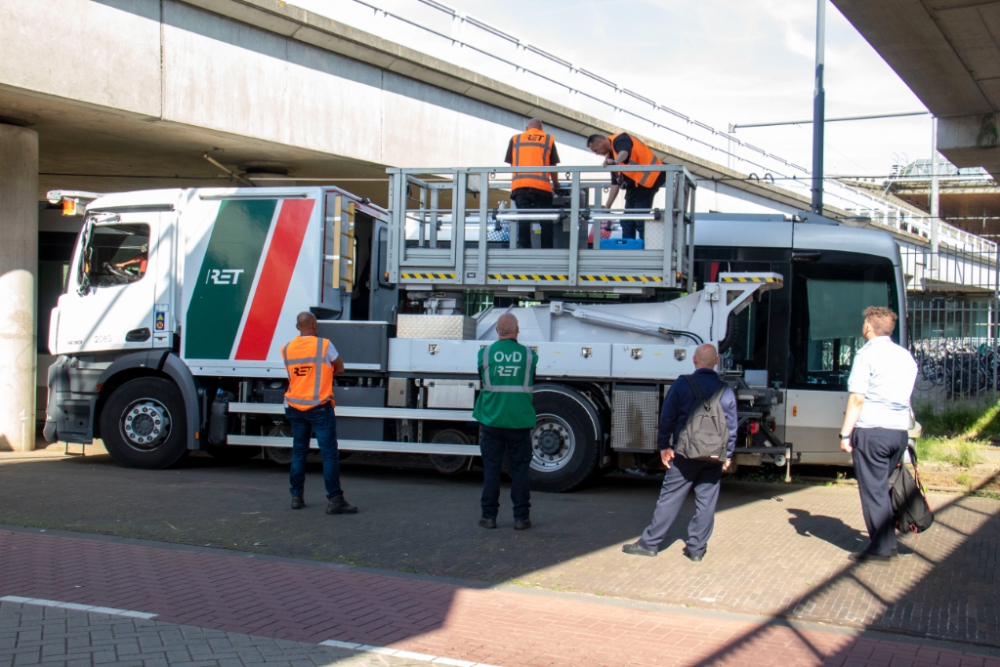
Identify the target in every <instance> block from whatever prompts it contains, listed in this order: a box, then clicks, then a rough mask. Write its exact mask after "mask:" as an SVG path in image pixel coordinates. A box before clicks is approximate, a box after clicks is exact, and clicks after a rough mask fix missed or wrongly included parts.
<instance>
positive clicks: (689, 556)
mask: <svg viewBox="0 0 1000 667" xmlns="http://www.w3.org/2000/svg"><path fill="white" fill-rule="evenodd" d="M684 555H685V556H686V557H687V559H688V560H689V561H691V562H692V563H700V562H701V559H702V558H704V557H705V554H702V555H700V556H695V555H694V554H693V553H691V552H690V551H688V548H687V547H684Z"/></svg>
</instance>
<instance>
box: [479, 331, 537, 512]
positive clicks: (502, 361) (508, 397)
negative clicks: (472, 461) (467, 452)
mask: <svg viewBox="0 0 1000 667" xmlns="http://www.w3.org/2000/svg"><path fill="white" fill-rule="evenodd" d="M519 333H520V329H518V326H517V318H516V317H514V316H513V315H511V314H510V313H504V314H503V315H501V316H500V318H499V319H498V320H497V336H498V337H499V340H497V342H495V343H493V344H492V345H490V346H489V347H484V348H483V349H482V350H480V351H479V379H480V380H481V381H482V383H483V389H482V391H480V392H479V397H478V398H477V399H476V408H475V410H473V411H472V418H473V419H475V420H476V421H478V422H479V423H480V425H481V426H480V429H479V433H480V436H479V449H480V451H481V452H482V456H483V498H482V507H483V518H482V519H480V520H479V525H480V526H482V527H483V528H496V527H497V514H498V512H499V510H500V468H501V466H502V464H503V456H504V452H505V451H506V452H508V454H509V457H510V459H509V460H510V477H511V483H510V500H511V503H513V505H514V530H524V529H526V528H531V519H529V518H528V512H529V510H530V508H531V502H530V496H529V490H528V471H529V470H530V467H531V431H532V429H533V428H535V406H534V404H533V403H532V391H533V389H532V386H533V384H534V381H535V368H536V366H537V365H538V355H536V354H535V353H534V352H533V351H532V350H531V349H530V348H527V347H525V346H524V345H521V344H520V343H518V342H517V334H519Z"/></svg>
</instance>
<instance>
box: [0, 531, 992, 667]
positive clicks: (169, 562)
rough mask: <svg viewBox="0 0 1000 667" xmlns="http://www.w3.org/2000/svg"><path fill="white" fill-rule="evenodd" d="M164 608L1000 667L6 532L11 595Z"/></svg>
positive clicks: (506, 640) (574, 648)
mask: <svg viewBox="0 0 1000 667" xmlns="http://www.w3.org/2000/svg"><path fill="white" fill-rule="evenodd" d="M2 595H20V596H25V597H33V598H45V599H50V600H60V601H64V602H80V603H85V604H94V605H103V606H109V607H118V608H124V609H135V610H139V611H147V612H154V613H157V614H159V618H158V620H162V621H168V622H173V623H179V624H186V625H195V626H200V627H205V628H212V629H217V630H225V631H231V632H240V633H246V634H254V635H261V636H266V637H273V638H279V639H292V640H299V641H309V642H320V641H323V640H325V639H339V640H343V641H352V642H359V643H365V644H372V645H377V646H392V647H394V648H400V649H406V650H409V651H415V652H420V653H430V654H435V655H439V656H446V657H449V658H455V659H460V660H469V661H479V662H485V663H491V664H494V665H503V666H504V667H515V666H520V665H532V666H534V665H547V666H551V667H570V666H573V667H590V666H595V667H596V666H603V665H643V666H646V665H678V666H680V665H683V666H689V665H690V666H698V667H719V666H720V665H726V666H727V667H739V666H743V665H746V666H748V667H750V666H754V667H756V666H761V667H765V666H766V667H770V666H773V665H781V667H795V666H798V665H803V666H810V665H824V666H830V667H938V666H940V667H1000V658H995V657H991V656H989V655H984V654H978V653H970V652H959V651H953V650H944V649H941V648H936V647H935V646H931V645H922V644H920V643H916V642H907V641H889V640H885V639H881V638H870V637H857V636H854V635H851V634H846V633H842V632H832V631H824V630H821V629H816V628H810V629H801V628H793V627H788V626H786V625H782V624H771V623H765V624H760V623H755V622H751V621H748V620H742V619H733V618H722V617H716V616H711V615H706V614H704V613H697V614H695V613H685V612H683V611H677V612H670V611H661V610H650V609H643V608H636V607H634V606H623V605H614V604H602V603H600V602H597V601H595V602H589V601H581V600H579V599H570V598H566V597H560V596H554V595H550V594H534V593H530V592H524V593H521V592H513V591H509V590H495V589H477V588H472V587H466V586H462V585H460V584H456V583H452V582H447V581H441V580H434V579H428V578H410V577H402V576H394V575H391V574H380V573H374V572H371V571H368V570H359V569H355V568H347V567H329V566H324V565H319V564H316V565H312V564H308V563H297V562H288V561H274V560H261V559H252V558H248V557H246V556H240V555H232V556H229V555H222V554H216V553H201V552H195V551H190V550H178V549H170V548H158V547H152V546H140V545H134V544H128V543H121V542H114V541H103V540H94V539H86V538H73V537H62V536H52V535H44V534H37V533H24V532H11V531H0V596H2Z"/></svg>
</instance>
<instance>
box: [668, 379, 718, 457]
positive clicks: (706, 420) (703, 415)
mask: <svg viewBox="0 0 1000 667" xmlns="http://www.w3.org/2000/svg"><path fill="white" fill-rule="evenodd" d="M681 377H682V378H684V380H685V381H686V382H687V384H688V387H690V388H691V391H692V392H693V393H694V405H692V406H691V414H689V415H688V420H687V424H685V425H684V428H683V429H681V433H680V435H679V436H677V442H675V443H674V452H675V453H676V454H677V456H681V457H683V458H686V459H694V460H696V461H717V462H718V463H725V461H726V445H728V444H729V427H728V426H727V425H726V413H725V411H724V410H723V409H722V394H723V392H725V391H726V389H728V388H729V386H728V385H727V384H726V383H725V382H722V383H720V385H719V388H718V389H717V390H716V392H715V393H714V394H712V397H711V398H709V399H708V400H705V395H704V394H703V393H702V391H701V386H699V384H698V382H697V381H696V380H695V379H694V378H693V377H691V376H690V375H682V376H681Z"/></svg>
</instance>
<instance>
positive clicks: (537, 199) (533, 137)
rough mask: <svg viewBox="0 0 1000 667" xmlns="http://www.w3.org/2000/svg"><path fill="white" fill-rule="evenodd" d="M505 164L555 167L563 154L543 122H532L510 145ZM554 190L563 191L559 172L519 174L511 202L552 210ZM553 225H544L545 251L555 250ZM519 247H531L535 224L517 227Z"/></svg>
mask: <svg viewBox="0 0 1000 667" xmlns="http://www.w3.org/2000/svg"><path fill="white" fill-rule="evenodd" d="M504 162H506V163H507V164H509V165H510V166H512V167H554V166H556V165H557V164H559V153H557V152H556V142H555V140H554V139H553V138H552V135H551V134H548V133H547V132H545V131H544V130H543V129H542V121H540V120H538V119H537V118H532V119H531V120H529V121H528V124H527V126H526V127H525V130H524V132H522V133H521V134H515V135H514V136H513V137H511V138H510V143H508V144H507V157H505V158H504ZM553 188H555V189H556V190H558V189H559V175H558V174H556V173H555V172H552V173H551V174H546V173H544V172H516V173H515V174H514V179H513V181H512V182H511V186H510V198H511V199H513V200H514V205H515V206H516V207H517V208H518V209H532V208H552V196H553V195H552V193H553ZM553 224H554V223H552V222H542V223H541V230H542V238H541V241H542V247H543V248H551V247H552V225H553ZM517 247H518V248H530V247H531V221H524V222H518V223H517Z"/></svg>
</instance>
